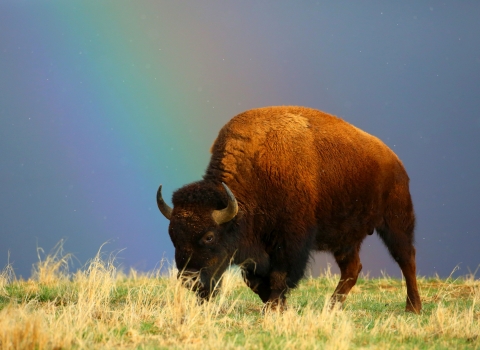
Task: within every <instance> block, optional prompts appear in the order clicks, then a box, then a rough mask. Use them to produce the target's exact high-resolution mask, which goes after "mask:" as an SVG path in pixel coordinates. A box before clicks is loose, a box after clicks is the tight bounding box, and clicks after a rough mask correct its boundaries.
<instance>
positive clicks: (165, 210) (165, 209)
mask: <svg viewBox="0 0 480 350" xmlns="http://www.w3.org/2000/svg"><path fill="white" fill-rule="evenodd" d="M157 205H158V209H160V212H161V213H162V214H163V216H165V217H166V218H167V219H168V220H170V218H171V217H172V208H170V207H169V206H168V204H167V203H165V201H164V200H163V198H162V185H160V187H159V188H158V191H157Z"/></svg>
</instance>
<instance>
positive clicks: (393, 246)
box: [377, 228, 422, 314]
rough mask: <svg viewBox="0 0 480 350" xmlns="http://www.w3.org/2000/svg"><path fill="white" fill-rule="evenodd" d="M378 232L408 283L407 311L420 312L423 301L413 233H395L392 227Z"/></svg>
mask: <svg viewBox="0 0 480 350" xmlns="http://www.w3.org/2000/svg"><path fill="white" fill-rule="evenodd" d="M377 232H378V233H379V236H380V237H381V238H382V240H383V241H384V242H385V245H386V246H387V248H388V250H389V252H390V254H391V256H392V257H393V259H394V260H395V261H396V262H397V263H398V265H399V266H400V269H401V270H402V273H403V276H404V277H405V282H406V284H407V303H406V307H405V311H407V312H413V313H416V314H418V313H420V311H421V310H422V302H421V300H420V295H419V294H418V288H417V278H416V264H415V247H414V246H413V243H412V238H411V235H406V234H404V233H401V234H393V233H392V231H391V230H390V229H385V228H383V229H378V230H377Z"/></svg>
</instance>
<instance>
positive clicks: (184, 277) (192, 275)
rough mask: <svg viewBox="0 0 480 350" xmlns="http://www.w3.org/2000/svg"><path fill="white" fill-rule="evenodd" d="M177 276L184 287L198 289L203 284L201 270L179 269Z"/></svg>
mask: <svg viewBox="0 0 480 350" xmlns="http://www.w3.org/2000/svg"><path fill="white" fill-rule="evenodd" d="M177 278H178V279H179V280H180V281H181V282H182V284H183V286H184V287H187V288H188V289H193V290H196V289H198V288H200V287H202V286H203V284H202V281H201V280H200V271H191V270H183V271H179V272H178V274H177Z"/></svg>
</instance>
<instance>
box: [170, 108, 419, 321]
mask: <svg viewBox="0 0 480 350" xmlns="http://www.w3.org/2000/svg"><path fill="white" fill-rule="evenodd" d="M211 151H212V157H211V160H210V164H209V166H208V168H207V171H206V174H205V176H204V179H203V180H202V181H199V182H197V183H194V184H190V185H187V186H185V187H183V188H181V189H179V190H178V191H176V192H175V194H174V195H173V204H174V207H173V215H172V218H171V222H170V228H169V232H170V236H171V238H172V241H173V243H174V245H175V248H176V262H177V266H178V267H179V268H180V269H186V270H189V271H201V272H202V274H203V276H202V286H203V287H202V288H200V289H201V290H202V293H203V295H206V294H208V293H209V292H210V287H209V286H208V285H209V284H210V283H211V282H210V281H211V280H212V279H213V280H216V279H218V277H219V276H220V275H221V274H222V273H223V271H224V270H225V268H226V266H227V265H228V262H229V261H230V259H231V258H232V257H233V262H234V263H236V264H241V265H242V267H243V271H244V277H245V281H246V283H247V284H248V285H249V286H250V287H251V288H252V290H253V291H254V292H255V293H257V294H258V295H259V296H260V298H261V299H262V300H263V301H264V302H265V303H269V304H271V305H280V306H282V305H284V303H285V298H286V296H285V293H286V292H287V291H288V289H289V288H294V287H295V286H296V285H297V283H298V281H299V280H300V279H301V278H302V277H303V275H304V272H305V268H306V265H307V262H308V259H309V257H310V254H311V252H312V251H315V250H317V251H327V252H331V253H332V254H333V255H334V257H335V260H336V262H337V263H338V265H339V267H340V270H341V278H340V282H339V284H338V286H337V288H336V290H335V292H334V294H333V297H332V298H333V301H339V302H343V300H344V299H345V297H346V295H347V294H348V293H349V291H350V289H351V288H352V287H353V286H354V285H355V283H356V281H357V277H358V274H359V272H360V271H361V269H362V265H361V263H360V258H359V250H360V246H361V244H362V241H363V240H364V238H365V237H366V235H368V234H372V233H373V231H374V230H376V231H377V233H378V234H379V236H380V237H381V238H382V240H383V242H384V243H385V245H386V246H387V248H388V249H389V251H390V254H391V255H392V257H393V258H394V259H395V261H397V263H398V264H399V266H400V268H401V270H402V272H403V274H404V276H405V280H406V283H407V305H406V310H407V311H412V312H417V313H418V312H420V310H421V301H420V297H419V294H418V291H417V284H416V276H415V248H414V246H413V230H414V225H415V216H414V212H413V206H412V201H411V198H410V192H409V186H408V184H409V178H408V176H407V173H406V172H405V169H404V167H403V165H402V162H401V161H400V160H399V159H398V157H397V156H396V155H395V153H393V151H392V150H390V149H389V148H388V147H387V146H386V145H385V144H384V143H383V142H382V141H380V140H379V139H378V138H376V137H374V136H372V135H369V134H367V133H366V132H364V131H362V130H360V129H358V128H356V127H354V126H352V125H350V124H348V123H347V122H345V121H343V120H342V119H340V118H337V117H335V116H332V115H329V114H326V113H323V112H320V111H318V110H314V109H310V108H304V107H266V108H259V109H254V110H250V111H247V112H244V113H242V114H240V115H238V116H236V117H234V118H233V119H232V120H230V121H229V122H228V123H227V124H226V125H225V126H224V127H223V128H222V129H221V130H220V133H219V135H218V138H217V139H216V141H215V143H214V144H213V146H212V150H211ZM221 182H224V183H225V184H227V185H228V187H229V188H230V189H231V191H232V192H233V194H234V195H235V197H236V200H237V202H238V206H239V213H238V214H237V216H236V217H235V218H234V219H233V220H231V221H230V222H228V223H226V224H222V225H216V224H215V222H214V221H213V220H212V218H211V213H212V211H213V210H215V209H222V208H224V207H225V206H226V203H227V197H226V194H225V191H224V190H223V188H222V186H221ZM207 235H208V237H212V236H213V237H214V242H213V243H210V242H208V243H206V241H205V238H204V237H206V236H207Z"/></svg>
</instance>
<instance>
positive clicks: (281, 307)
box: [262, 299, 287, 314]
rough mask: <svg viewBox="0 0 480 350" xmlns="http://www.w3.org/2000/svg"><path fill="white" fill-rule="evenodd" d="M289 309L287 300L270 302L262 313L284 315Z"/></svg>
mask: <svg viewBox="0 0 480 350" xmlns="http://www.w3.org/2000/svg"><path fill="white" fill-rule="evenodd" d="M286 309H287V301H286V300H285V299H274V300H269V301H267V302H266V303H265V305H263V308H262V313H263V314H267V313H269V312H279V313H282V312H284V311H285V310H286Z"/></svg>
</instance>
